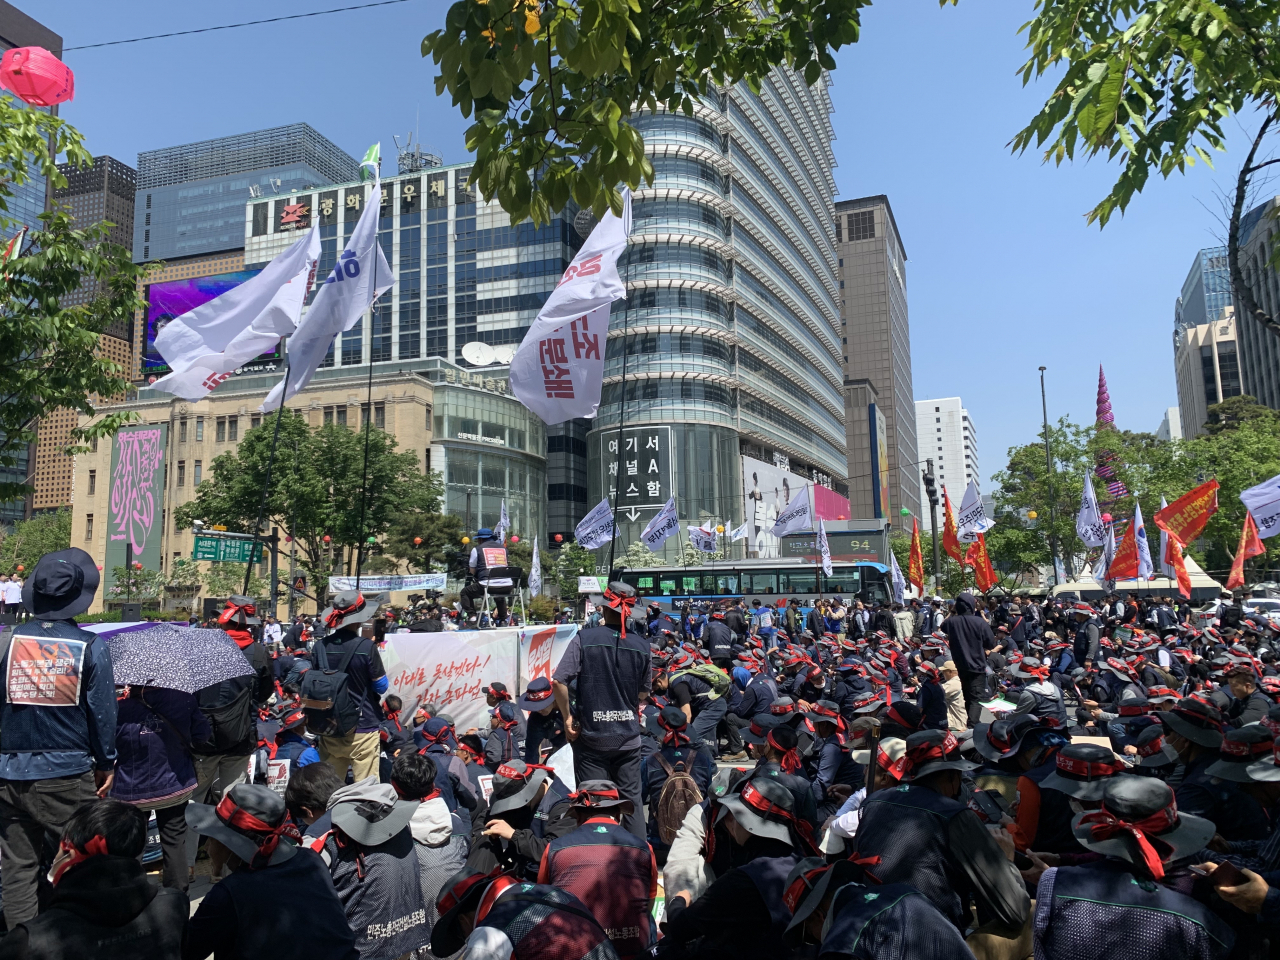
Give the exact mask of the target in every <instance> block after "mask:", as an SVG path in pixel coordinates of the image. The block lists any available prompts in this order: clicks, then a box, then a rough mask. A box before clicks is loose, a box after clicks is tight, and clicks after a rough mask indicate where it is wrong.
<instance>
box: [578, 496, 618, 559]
mask: <svg viewBox="0 0 1280 960" xmlns="http://www.w3.org/2000/svg"><path fill="white" fill-rule="evenodd" d="M573 536H574V539H576V540H577V541H578V546H580V547H585V548H586V549H588V550H597V549H599V548H600V547H603V546H604V545H605V544H607V543H608V542H609V541H610V540H612V539H614V538H615V537H617V536H618V528H617V527H616V526H615V525H614V522H613V507H611V506H609V500H608V498H607V497H606V498H605V499H604V500H601V501H600V502H599V503H597V504H596V505H595V506H594V507H593V508H592V510H591V512H590V513H588V514H587V515H586V516H585V517H583V518H582V522H581V523H579V524H578V526H577V527H576V528H575V529H574V531H573Z"/></svg>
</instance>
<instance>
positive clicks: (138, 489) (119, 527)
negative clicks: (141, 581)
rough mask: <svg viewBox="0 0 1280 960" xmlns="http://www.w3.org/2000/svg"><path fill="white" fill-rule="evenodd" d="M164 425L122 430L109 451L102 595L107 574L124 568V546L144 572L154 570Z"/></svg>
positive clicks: (160, 513) (160, 516) (159, 525)
mask: <svg viewBox="0 0 1280 960" xmlns="http://www.w3.org/2000/svg"><path fill="white" fill-rule="evenodd" d="M168 436H169V425H168V424H167V423H158V424H146V425H144V426H136V427H125V428H124V429H122V430H121V431H120V432H119V433H117V434H116V435H115V439H114V440H113V441H112V447H111V501H110V505H109V513H108V515H107V552H106V558H105V559H104V560H103V564H102V566H103V570H102V592H103V595H104V596H105V595H106V592H107V591H108V590H109V589H110V588H111V586H112V584H113V582H114V578H113V577H112V573H111V572H112V570H113V569H115V568H116V567H123V566H124V565H125V557H126V555H127V549H126V548H127V545H129V544H132V545H133V559H134V561H135V562H138V563H141V564H142V565H143V567H145V568H147V569H149V570H159V569H160V559H161V553H160V535H161V532H162V531H163V509H162V503H163V497H164V451H165V443H166V441H167V440H168Z"/></svg>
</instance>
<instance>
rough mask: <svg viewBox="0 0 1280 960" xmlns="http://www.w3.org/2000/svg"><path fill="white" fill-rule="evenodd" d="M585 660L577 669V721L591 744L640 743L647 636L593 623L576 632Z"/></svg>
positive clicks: (629, 745)
mask: <svg viewBox="0 0 1280 960" xmlns="http://www.w3.org/2000/svg"><path fill="white" fill-rule="evenodd" d="M578 642H579V644H580V645H581V648H582V662H581V666H580V667H579V670H578V722H579V723H580V724H581V725H582V736H581V737H580V738H579V740H580V741H581V743H582V745H583V746H584V747H586V748H588V749H593V750H599V751H602V752H603V751H608V750H627V749H632V748H636V747H639V746H640V719H639V717H638V716H637V714H636V709H637V707H638V703H639V692H640V690H641V689H642V688H644V687H645V686H647V684H648V680H649V657H650V650H649V641H648V640H646V639H645V638H644V635H643V634H639V633H634V632H632V631H630V630H628V631H627V635H626V637H625V638H624V637H622V636H621V634H620V633H619V632H618V631H617V630H614V629H613V628H612V627H590V628H588V629H586V630H583V631H581V632H580V633H579V634H578Z"/></svg>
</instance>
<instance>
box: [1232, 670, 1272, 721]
mask: <svg viewBox="0 0 1280 960" xmlns="http://www.w3.org/2000/svg"><path fill="white" fill-rule="evenodd" d="M1226 681H1227V684H1228V685H1229V686H1230V689H1231V702H1230V704H1228V706H1227V709H1226V710H1224V711H1223V713H1222V720H1223V723H1224V724H1225V725H1226V726H1228V727H1243V726H1245V725H1246V724H1250V723H1258V722H1259V721H1260V720H1262V718H1263V717H1265V716H1266V715H1267V711H1268V710H1270V709H1271V708H1272V706H1274V704H1273V703H1272V701H1271V698H1270V697H1268V696H1267V695H1266V694H1264V693H1262V691H1260V690H1259V689H1258V674H1257V673H1256V672H1254V669H1253V665H1252V663H1248V664H1245V663H1241V664H1238V665H1237V666H1234V667H1232V668H1231V669H1230V670H1228V671H1227V672H1226Z"/></svg>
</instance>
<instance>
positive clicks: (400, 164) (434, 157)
mask: <svg viewBox="0 0 1280 960" xmlns="http://www.w3.org/2000/svg"><path fill="white" fill-rule="evenodd" d="M391 140H392V142H393V143H395V145H396V169H397V171H398V172H399V173H402V174H404V173H417V172H418V171H420V170H426V169H428V168H430V167H439V166H441V165H442V164H443V162H444V161H443V160H442V158H441V157H440V155H439V154H438V153H436V152H435V151H434V150H426V149H424V148H423V146H422V144H421V143H418V144H415V143H414V142H413V141H414V134H412V133H409V134H406V135H405V143H404V146H401V145H400V138H399V137H392V138H391Z"/></svg>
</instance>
